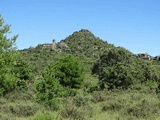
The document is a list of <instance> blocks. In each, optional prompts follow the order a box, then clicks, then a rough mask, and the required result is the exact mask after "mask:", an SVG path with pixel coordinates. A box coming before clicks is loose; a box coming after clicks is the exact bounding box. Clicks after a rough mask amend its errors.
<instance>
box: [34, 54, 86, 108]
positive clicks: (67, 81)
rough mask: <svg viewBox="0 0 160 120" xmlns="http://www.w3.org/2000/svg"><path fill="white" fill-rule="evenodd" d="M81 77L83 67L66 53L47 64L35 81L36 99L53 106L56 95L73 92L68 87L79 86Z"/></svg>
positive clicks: (69, 94) (67, 94)
mask: <svg viewBox="0 0 160 120" xmlns="http://www.w3.org/2000/svg"><path fill="white" fill-rule="evenodd" d="M83 78H84V77H83V69H82V67H81V66H80V65H79V63H78V61H77V60H76V58H74V56H72V55H66V56H64V57H62V58H60V59H59V60H58V61H57V62H56V63H54V64H50V65H49V66H47V67H46V69H45V70H44V72H43V74H42V77H40V78H39V79H38V80H37V81H36V82H35V88H36V94H37V101H38V102H44V103H45V104H47V105H51V106H53V105H55V104H57V103H56V100H57V98H58V97H63V96H72V95H73V94H75V93H74V90H72V89H69V88H81V87H82V84H83Z"/></svg>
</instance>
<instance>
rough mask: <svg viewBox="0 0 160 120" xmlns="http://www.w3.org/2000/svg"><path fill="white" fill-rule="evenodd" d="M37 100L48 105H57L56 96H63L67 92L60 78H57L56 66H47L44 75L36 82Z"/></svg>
mask: <svg viewBox="0 0 160 120" xmlns="http://www.w3.org/2000/svg"><path fill="white" fill-rule="evenodd" d="M34 85H35V89H36V96H37V102H42V103H44V104H46V105H50V106H53V105H55V103H56V102H57V101H56V98H57V97H62V96H63V95H64V94H65V90H63V88H62V86H61V85H60V83H59V80H58V79H56V78H55V68H54V67H53V66H47V67H46V69H45V70H44V72H43V74H42V77H40V78H39V79H38V80H37V81H36V82H35V84H34Z"/></svg>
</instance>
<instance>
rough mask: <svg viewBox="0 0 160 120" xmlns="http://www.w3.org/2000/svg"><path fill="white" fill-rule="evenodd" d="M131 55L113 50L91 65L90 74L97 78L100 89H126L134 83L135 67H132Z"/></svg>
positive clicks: (124, 51)
mask: <svg viewBox="0 0 160 120" xmlns="http://www.w3.org/2000/svg"><path fill="white" fill-rule="evenodd" d="M132 56H133V54H132V53H130V52H129V51H127V50H125V49H124V48H120V47H118V48H113V49H109V50H108V51H106V52H105V53H104V54H102V55H101V56H100V59H99V60H98V61H97V62H96V63H95V64H94V65H93V67H92V74H97V75H98V76H99V80H100V84H101V88H102V89H104V87H105V85H107V86H108V89H114V88H122V89H127V88H128V87H130V86H131V85H132V84H133V83H134V81H135V80H134V79H135V78H134V75H135V74H136V73H135V67H134V66H132V63H133V57H132Z"/></svg>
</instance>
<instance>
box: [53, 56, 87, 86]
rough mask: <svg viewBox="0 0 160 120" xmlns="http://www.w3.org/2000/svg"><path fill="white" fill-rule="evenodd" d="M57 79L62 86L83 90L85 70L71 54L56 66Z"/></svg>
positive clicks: (60, 60)
mask: <svg viewBox="0 0 160 120" xmlns="http://www.w3.org/2000/svg"><path fill="white" fill-rule="evenodd" d="M55 69H56V78H59V80H60V84H61V85H62V86H64V87H69V88H81V87H82V84H83V78H84V74H83V68H82V67H81V66H80V64H79V62H78V60H77V59H76V58H75V57H74V56H73V55H71V54H69V55H66V56H64V57H62V58H61V59H59V61H58V62H57V63H56V64H55Z"/></svg>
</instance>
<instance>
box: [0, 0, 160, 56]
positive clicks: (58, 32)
mask: <svg viewBox="0 0 160 120" xmlns="http://www.w3.org/2000/svg"><path fill="white" fill-rule="evenodd" d="M159 6H160V0H99V1H98V0H1V1H0V14H2V16H3V18H4V20H5V23H7V24H11V25H12V27H11V31H12V33H11V35H15V34H19V38H18V39H17V42H16V43H17V46H18V49H24V48H29V47H30V46H32V47H35V46H36V45H38V44H41V43H50V42H51V41H52V39H55V40H56V41H57V42H59V41H60V40H62V39H65V38H66V37H67V36H68V35H70V34H72V33H73V32H74V31H79V30H80V29H88V30H90V31H91V32H92V33H93V34H94V35H95V36H97V37H100V38H101V39H103V40H105V41H108V43H111V44H114V45H115V46H122V47H125V48H126V49H128V50H130V51H131V52H133V53H135V54H136V53H139V52H148V53H149V54H150V55H152V56H155V55H160V47H159V45H160V7H159Z"/></svg>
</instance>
